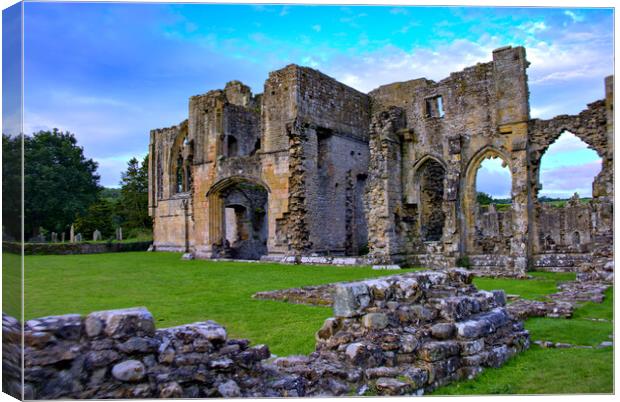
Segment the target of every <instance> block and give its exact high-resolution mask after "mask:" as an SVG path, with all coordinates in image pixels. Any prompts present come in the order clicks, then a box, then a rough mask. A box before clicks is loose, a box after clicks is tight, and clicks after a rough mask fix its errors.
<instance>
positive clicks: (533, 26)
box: [518, 21, 547, 35]
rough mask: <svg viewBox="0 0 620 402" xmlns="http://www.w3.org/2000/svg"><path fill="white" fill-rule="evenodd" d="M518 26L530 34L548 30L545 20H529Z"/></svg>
mask: <svg viewBox="0 0 620 402" xmlns="http://www.w3.org/2000/svg"><path fill="white" fill-rule="evenodd" d="M518 28H519V29H521V30H522V31H525V32H526V33H528V34H530V35H534V34H537V33H539V32H542V31H546V30H547V25H546V24H545V22H544V21H535V22H533V21H529V22H526V23H524V24H521V25H519V27H518Z"/></svg>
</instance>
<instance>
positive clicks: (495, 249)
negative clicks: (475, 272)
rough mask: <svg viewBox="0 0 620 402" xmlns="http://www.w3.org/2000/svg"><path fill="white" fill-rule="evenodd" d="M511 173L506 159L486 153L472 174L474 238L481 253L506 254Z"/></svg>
mask: <svg viewBox="0 0 620 402" xmlns="http://www.w3.org/2000/svg"><path fill="white" fill-rule="evenodd" d="M511 190H512V175H511V173H510V169H509V167H508V164H507V162H506V161H504V160H503V159H502V158H501V157H499V156H498V155H496V154H489V155H488V156H486V157H485V158H484V159H482V161H481V162H480V164H479V166H478V168H477V171H476V178H475V194H476V199H475V205H474V211H473V213H474V227H473V232H471V233H472V235H473V240H474V251H475V252H477V253H481V254H508V253H509V252H510V239H511V238H512V209H511V203H512V198H511Z"/></svg>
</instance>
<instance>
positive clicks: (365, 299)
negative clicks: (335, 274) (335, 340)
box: [334, 283, 371, 317]
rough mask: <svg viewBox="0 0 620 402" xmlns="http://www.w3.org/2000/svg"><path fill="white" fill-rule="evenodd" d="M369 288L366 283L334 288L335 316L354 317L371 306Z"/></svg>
mask: <svg viewBox="0 0 620 402" xmlns="http://www.w3.org/2000/svg"><path fill="white" fill-rule="evenodd" d="M370 301H371V297H370V292H369V290H368V286H366V285H365V284H364V283H353V284H342V285H338V286H336V287H335V288H334V315H335V316H336V317H354V316H357V315H359V314H360V313H361V311H362V310H363V309H364V308H366V307H368V306H369V305H370Z"/></svg>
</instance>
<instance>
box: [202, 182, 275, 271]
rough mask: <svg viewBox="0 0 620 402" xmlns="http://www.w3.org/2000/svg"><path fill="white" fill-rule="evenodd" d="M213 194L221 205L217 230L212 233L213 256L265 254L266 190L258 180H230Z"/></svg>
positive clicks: (248, 257) (246, 257) (250, 257)
mask: <svg viewBox="0 0 620 402" xmlns="http://www.w3.org/2000/svg"><path fill="white" fill-rule="evenodd" d="M217 197H218V198H219V200H220V202H218V203H217V204H219V206H218V207H221V208H222V209H221V212H222V213H221V215H220V216H221V223H222V224H221V230H218V233H214V235H215V238H214V243H215V244H216V249H217V250H218V252H217V253H216V254H217V256H219V257H226V258H235V259H242V260H258V259H260V258H261V256H263V255H265V254H267V239H268V222H267V200H268V193H267V190H266V189H265V188H264V187H263V186H261V185H260V184H258V183H253V182H249V181H241V182H233V183H230V184H229V185H228V186H226V187H225V188H223V189H222V190H220V191H219V192H218V193H217ZM214 205H215V204H214ZM214 223H215V222H214Z"/></svg>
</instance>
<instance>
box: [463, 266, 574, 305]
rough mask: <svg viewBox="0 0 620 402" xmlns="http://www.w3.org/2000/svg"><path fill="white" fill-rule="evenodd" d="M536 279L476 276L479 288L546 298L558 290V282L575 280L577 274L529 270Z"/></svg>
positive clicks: (541, 298) (539, 298) (527, 297)
mask: <svg viewBox="0 0 620 402" xmlns="http://www.w3.org/2000/svg"><path fill="white" fill-rule="evenodd" d="M528 274H529V275H532V276H533V277H534V279H504V278H476V279H474V284H475V285H476V286H477V287H478V288H479V289H484V290H494V289H504V291H505V292H506V294H513V295H519V296H521V297H522V298H524V299H533V300H544V299H545V298H546V296H547V295H549V294H551V293H555V292H557V291H558V288H557V284H558V283H559V282H563V281H572V280H575V274H574V273H571V272H568V273H554V272H529V273H528Z"/></svg>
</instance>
